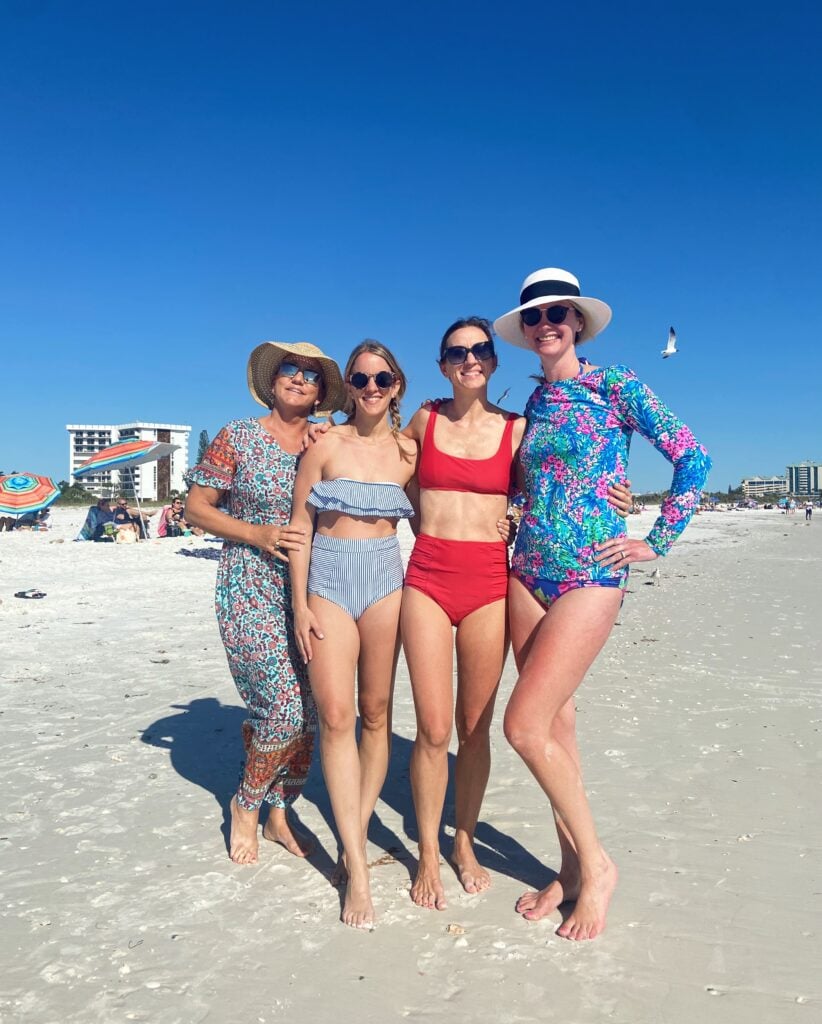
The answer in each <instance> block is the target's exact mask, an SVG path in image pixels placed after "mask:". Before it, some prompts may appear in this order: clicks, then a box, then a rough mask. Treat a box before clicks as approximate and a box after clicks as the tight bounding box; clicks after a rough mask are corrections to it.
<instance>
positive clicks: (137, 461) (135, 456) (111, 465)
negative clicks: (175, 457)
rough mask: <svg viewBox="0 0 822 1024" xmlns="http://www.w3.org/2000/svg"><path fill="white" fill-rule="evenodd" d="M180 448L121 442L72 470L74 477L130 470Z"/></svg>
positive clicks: (159, 444)
mask: <svg viewBox="0 0 822 1024" xmlns="http://www.w3.org/2000/svg"><path fill="white" fill-rule="evenodd" d="M179 447H180V446H179V445H178V444H169V443H168V442H167V441H121V442H120V443H119V444H112V445H109V447H108V448H102V449H101V450H100V451H99V452H96V453H95V454H94V455H92V456H91V458H90V459H86V461H85V462H83V463H82V464H81V465H79V466H78V467H77V469H75V470H74V474H73V475H74V476H82V475H83V474H84V473H102V472H104V471H105V470H107V469H120V467H121V466H125V467H128V468H131V467H133V466H141V465H143V464H144V463H146V462H156V461H157V459H162V458H163V456H164V455H170V454H171V453H172V452H173V451H176V450H177V449H178V448H179Z"/></svg>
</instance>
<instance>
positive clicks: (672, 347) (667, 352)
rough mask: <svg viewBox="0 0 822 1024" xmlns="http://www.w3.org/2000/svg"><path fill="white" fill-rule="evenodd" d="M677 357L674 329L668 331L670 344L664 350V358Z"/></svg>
mask: <svg viewBox="0 0 822 1024" xmlns="http://www.w3.org/2000/svg"><path fill="white" fill-rule="evenodd" d="M675 355H676V331H675V330H674V329H673V327H672V328H671V329H670V331H668V344H667V345H666V346H665V348H664V349H663V350H662V358H663V359H667V358H668V356H675Z"/></svg>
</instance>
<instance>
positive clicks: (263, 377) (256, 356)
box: [248, 341, 348, 416]
mask: <svg viewBox="0 0 822 1024" xmlns="http://www.w3.org/2000/svg"><path fill="white" fill-rule="evenodd" d="M289 356H300V357H301V358H302V359H312V360H314V362H316V363H318V364H319V367H320V369H321V370H322V375H323V382H324V384H325V396H324V397H323V399H322V408H321V409H320V408H318V409H316V410H315V415H317V416H330V415H331V413H332V412H336V411H337V410H338V409H342V407H343V405H344V404H345V400H346V398H347V397H348V391H347V389H346V387H345V384H343V379H342V374H341V373H340V368H339V366H337V364H336V363H335V362H334V360H333V359H332V358H331V357H330V356H327V355H326V354H325V353H324V352H323V351H322V349H319V348H317V346H316V345H311V344H309V343H308V342H307V341H294V342H286V341H264V342H263V343H262V344H261V345H258V346H257V347H256V348H255V349H254V351H253V352H252V353H251V355H250V356H249V357H248V390H249V391H250V392H251V397H252V398H253V399H254V401H255V402H259V403H260V405H264V406H265V407H266V409H270V408H271V406H272V404H273V402H274V393H273V389H272V387H271V385H272V383H273V381H274V377H275V376H276V373H277V370H278V369H279V368H280V363H285V362H288V357H289Z"/></svg>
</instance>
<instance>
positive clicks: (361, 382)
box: [348, 370, 397, 391]
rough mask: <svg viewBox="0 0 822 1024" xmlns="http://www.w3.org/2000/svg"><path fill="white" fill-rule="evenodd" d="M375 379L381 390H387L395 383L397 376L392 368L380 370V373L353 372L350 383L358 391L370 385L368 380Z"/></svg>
mask: <svg viewBox="0 0 822 1024" xmlns="http://www.w3.org/2000/svg"><path fill="white" fill-rule="evenodd" d="M370 380H373V381H374V383H375V384H376V385H377V387H378V388H379V389H380V391H387V390H388V388H390V387H391V385H392V384H395V383H396V381H397V378H396V377H395V376H394V374H393V373H391V371H390V370H380V372H379V373H362V372H357V373H352V374H351V376H350V377H349V378H348V383H349V384H350V385H351V387H352V388H356V389H357V391H362V389H363V388H366V387H368V382H369V381H370Z"/></svg>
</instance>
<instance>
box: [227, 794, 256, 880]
mask: <svg viewBox="0 0 822 1024" xmlns="http://www.w3.org/2000/svg"><path fill="white" fill-rule="evenodd" d="M230 808H231V834H230V837H229V841H228V855H229V857H230V858H231V859H232V860H233V861H234V863H235V864H256V863H257V823H258V821H259V818H260V812H259V810H257V811H247V810H246V809H245V807H240V805H239V804H238V803H237V797H236V796H233V797H232V798H231V804H230Z"/></svg>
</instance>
